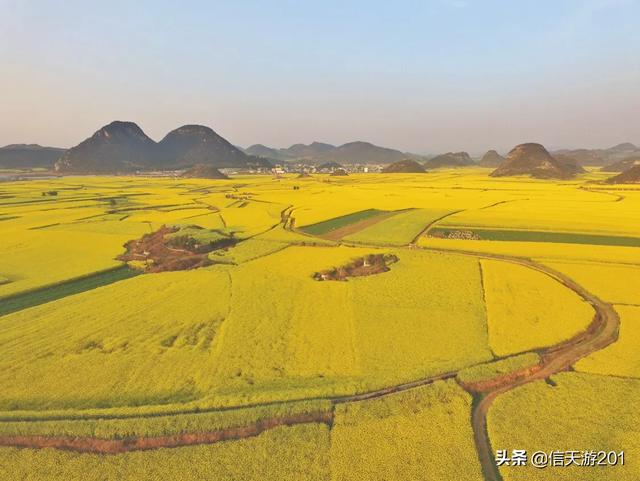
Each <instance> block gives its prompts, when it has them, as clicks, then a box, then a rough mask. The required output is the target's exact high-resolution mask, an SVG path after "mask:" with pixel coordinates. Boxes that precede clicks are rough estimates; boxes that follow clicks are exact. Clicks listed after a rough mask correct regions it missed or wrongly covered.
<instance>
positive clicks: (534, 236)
mask: <svg viewBox="0 0 640 481" xmlns="http://www.w3.org/2000/svg"><path fill="white" fill-rule="evenodd" d="M429 235H430V236H432V237H443V238H451V239H465V238H467V239H473V240H495V241H516V242H553V243H559V244H588V245H608V246H623V247H640V238H638V237H628V236H614V235H602V234H583V233H577V232H547V231H530V230H507V229H476V228H473V229H469V228H466V227H459V228H457V227H456V228H446V227H434V228H433V229H430V230H429Z"/></svg>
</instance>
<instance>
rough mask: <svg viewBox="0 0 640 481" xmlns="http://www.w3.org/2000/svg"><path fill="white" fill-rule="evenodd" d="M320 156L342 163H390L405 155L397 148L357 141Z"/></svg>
mask: <svg viewBox="0 0 640 481" xmlns="http://www.w3.org/2000/svg"><path fill="white" fill-rule="evenodd" d="M322 157H323V158H325V159H326V160H334V161H336V162H342V163H344V164H390V163H393V162H398V161H400V160H404V158H405V157H406V156H405V155H404V154H403V153H402V152H400V151H398V150H394V149H387V148H386V147H378V146H377V145H373V144H371V143H369V142H361V141H358V142H349V143H347V144H343V145H341V146H339V147H336V148H335V149H333V150H331V151H329V152H326V153H325V154H324V155H323V156H322Z"/></svg>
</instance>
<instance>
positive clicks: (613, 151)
mask: <svg viewBox="0 0 640 481" xmlns="http://www.w3.org/2000/svg"><path fill="white" fill-rule="evenodd" d="M552 155H553V156H554V157H556V156H558V155H562V156H566V158H569V157H570V158H572V159H573V160H574V161H575V163H577V164H578V165H589V166H602V165H608V164H612V163H615V162H618V161H620V160H623V159H626V158H629V157H634V156H635V157H637V158H640V147H637V146H636V145H634V144H632V143H630V142H624V143H622V144H618V145H614V146H613V147H609V148H607V149H573V150H570V149H563V150H556V151H554V152H553V153H552Z"/></svg>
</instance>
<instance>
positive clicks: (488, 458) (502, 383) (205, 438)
mask: <svg viewBox="0 0 640 481" xmlns="http://www.w3.org/2000/svg"><path fill="white" fill-rule="evenodd" d="M411 248H415V246H413V245H412V246H411ZM425 250H431V251H439V252H447V253H451V254H459V255H468V256H473V257H475V258H481V259H482V258H485V259H495V260H500V261H505V262H510V263H514V264H519V265H522V266H525V267H528V268H531V269H534V270H537V271H539V272H541V273H543V274H545V275H547V276H549V277H551V278H552V279H554V280H555V281H557V282H559V283H560V284H562V285H563V286H565V287H567V288H568V289H571V290H572V291H574V292H575V293H576V294H577V295H578V296H580V297H581V298H582V299H584V300H585V301H586V302H588V303H589V304H591V306H592V307H593V308H594V310H595V315H594V318H593V320H592V322H591V324H590V325H589V326H588V328H587V329H586V330H585V331H584V332H581V333H579V334H577V335H575V336H574V337H572V338H571V339H569V340H566V341H564V342H561V343H559V344H556V345H554V346H551V347H547V348H544V349H541V350H538V351H537V352H538V353H539V354H540V357H541V361H540V364H539V365H538V366H534V367H533V368H528V369H524V370H519V371H516V372H513V373H509V374H506V375H502V376H498V377H496V378H493V379H490V380H488V381H483V382H479V383H469V384H466V385H464V386H463V387H464V388H465V389H466V390H467V391H469V392H470V393H471V394H472V395H474V403H473V408H472V427H473V432H474V439H475V444H476V449H477V452H478V458H479V460H480V463H481V466H482V470H483V473H484V476H485V478H486V479H487V480H489V481H501V479H502V478H501V475H500V473H499V471H498V468H497V467H496V465H495V462H494V457H493V450H492V448H491V442H490V439H489V435H488V431H487V413H488V410H489V408H490V406H491V403H492V402H493V400H494V399H495V398H496V397H497V396H498V395H500V394H502V393H504V392H506V391H508V390H510V389H513V388H515V387H518V386H521V385H523V384H526V383H529V382H532V381H536V380H541V379H545V378H547V377H549V376H550V375H552V374H555V373H557V372H560V371H563V370H567V369H568V368H569V367H570V366H571V365H572V364H573V363H575V362H576V361H577V360H578V359H580V358H582V357H584V356H587V355H588V354H591V353H592V352H595V351H597V350H599V349H602V348H604V347H606V346H607V345H609V344H611V343H612V342H615V340H616V339H617V337H618V328H619V323H620V320H619V317H618V314H617V313H616V311H615V310H614V308H613V307H612V305H611V304H609V303H606V302H604V301H602V300H600V299H599V298H598V297H596V296H595V295H593V294H591V293H590V292H589V291H587V290H586V289H585V288H584V287H582V286H581V285H579V284H578V283H576V282H575V281H574V280H572V279H571V278H569V277H568V276H566V275H564V274H562V273H561V272H558V271H556V270H554V269H552V268H550V267H546V266H544V265H542V264H538V263H537V262H535V261H533V260H531V259H526V258H518V257H511V256H505V255H499V254H486V253H478V252H473V251H457V250H450V249H443V248H425ZM456 374H457V373H456V372H447V373H443V374H440V375H437V376H433V377H429V378H425V379H420V380H416V381H411V382H408V383H403V384H398V385H394V386H390V387H387V388H383V389H379V390H375V391H371V392H367V393H361V394H356V395H350V396H343V397H337V398H332V399H331V401H332V404H333V405H336V404H340V403H349V402H358V401H362V400H366V399H373V398H377V397H382V396H386V395H389V394H392V393H396V392H400V391H405V390H408V389H413V388H416V387H419V386H424V385H427V384H430V383H433V382H435V381H438V380H444V379H451V378H453V377H455V376H456ZM310 422H321V423H325V424H327V425H329V426H331V425H332V423H333V409H331V410H328V411H320V412H315V413H305V414H293V415H288V416H281V417H277V418H268V419H263V420H260V421H257V422H254V423H251V424H249V425H245V426H235V427H229V428H226V429H219V430H214V431H210V432H200V433H181V434H176V435H167V436H157V437H137V438H128V439H99V438H92V437H64V436H59V437H56V436H35V435H32V436H0V446H13V447H28V448H57V449H67V450H73V451H78V452H92V453H100V454H115V453H122V452H126V451H135V450H149V449H158V448H169V447H178V446H188V445H194V444H209V443H215V442H220V441H224V440H231V439H243V438H247V437H251V436H256V435H258V434H260V433H261V432H263V431H265V430H267V429H272V428H275V427H277V426H284V425H286V426H290V425H294V424H301V423H310Z"/></svg>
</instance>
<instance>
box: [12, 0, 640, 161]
mask: <svg viewBox="0 0 640 481" xmlns="http://www.w3.org/2000/svg"><path fill="white" fill-rule="evenodd" d="M238 3H240V2H238ZM0 8H1V9H2V16H0V60H1V61H2V66H3V75H2V76H0V92H2V93H1V94H0V105H2V111H3V115H2V116H0V145H6V144H12V143H38V144H41V145H50V146H55V147H71V146H73V145H75V144H77V143H79V142H80V141H82V140H83V139H85V138H87V137H89V136H90V135H92V134H93V132H95V131H96V130H97V129H98V128H100V127H101V126H103V125H105V124H107V123H109V122H111V121H112V120H131V121H134V122H136V123H137V124H138V125H139V126H140V127H141V128H142V129H143V130H144V131H145V132H146V133H147V135H149V136H150V137H151V138H153V139H154V140H160V139H161V138H162V137H163V136H164V135H165V134H166V133H167V132H169V131H170V130H173V129H174V128H176V127H178V126H180V125H183V124H192V123H198V124H203V125H207V126H209V127H211V128H213V129H214V130H215V131H216V132H217V133H219V134H220V135H222V136H223V137H225V138H226V139H227V140H229V141H230V142H232V143H233V144H235V145H240V146H243V147H246V146H248V145H251V144H255V143H260V144H264V145H267V146H270V147H288V146H289V145H291V144H294V143H307V144H308V143H310V142H312V141H320V142H327V143H331V144H334V145H339V144H342V143H345V142H349V141H355V140H362V141H367V142H372V143H374V144H376V145H381V146H385V147H390V148H395V149H398V150H402V151H411V152H416V153H437V152H444V151H451V150H466V151H469V152H472V153H480V152H483V151H486V150H487V149H497V150H499V151H500V152H503V153H504V152H506V151H508V150H509V149H511V148H512V147H513V146H514V145H516V144H518V143H521V142H527V141H531V142H540V143H542V144H544V145H545V146H546V147H548V148H549V149H557V148H577V147H585V148H605V147H610V146H612V145H615V144H618V143H620V142H633V143H636V144H638V143H640V116H638V112H639V111H640V89H639V88H638V85H640V56H638V51H640V29H638V28H637V25H636V24H637V18H640V4H639V2H638V1H635V0H628V1H625V0H620V1H617V0H593V1H592V0H585V1H580V0H564V1H542V2H535V3H534V2H531V3H527V4H524V3H522V2H508V1H490V2H478V1H471V0H468V1H466V0H437V1H436V0H434V1H429V2H409V1H405V2H400V3H397V2H396V3H394V4H393V5H391V4H389V3H384V2H359V1H358V2H350V3H349V4H348V5H343V4H342V3H341V2H305V3H302V4H299V3H297V2H293V1H286V2H285V1H282V2H242V3H241V4H234V5H231V4H228V3H226V2H225V3H217V2H213V3H209V2H192V3H190V4H189V6H188V7H187V6H185V5H182V6H180V5H179V4H178V3H173V2H163V3H162V4H161V5H158V4H155V3H152V2H146V1H145V2H137V3H135V4H130V3H126V2H120V1H115V2H110V3H108V4H100V5H97V4H96V5H91V8H87V6H86V4H84V3H83V2H78V1H69V2H65V3H64V4H55V5H54V3H53V2H44V1H31V2H28V3H27V2H20V1H17V0H0Z"/></svg>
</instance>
